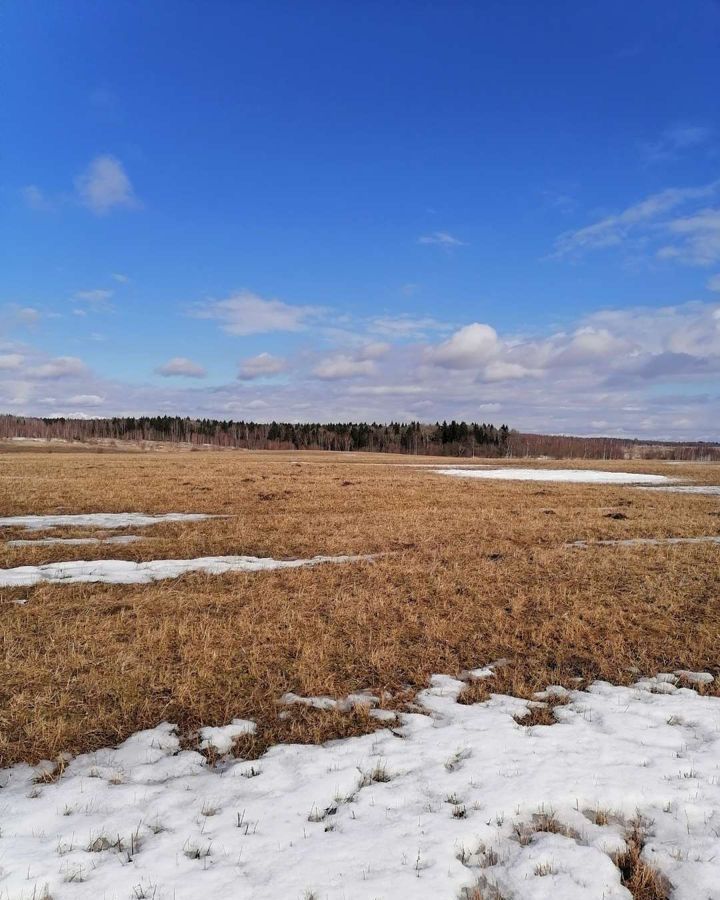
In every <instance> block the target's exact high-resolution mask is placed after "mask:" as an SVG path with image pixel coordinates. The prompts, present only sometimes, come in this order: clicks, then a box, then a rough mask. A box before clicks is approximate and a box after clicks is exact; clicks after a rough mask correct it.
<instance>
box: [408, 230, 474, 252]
mask: <svg viewBox="0 0 720 900" xmlns="http://www.w3.org/2000/svg"><path fill="white" fill-rule="evenodd" d="M418 244H434V245H436V246H438V247H444V248H445V249H446V250H447V249H449V248H450V247H466V246H467V244H466V243H465V241H461V240H459V239H458V238H456V237H454V236H453V235H452V234H449V233H448V232H447V231H433V233H432V234H424V235H422V237H419V238H418Z"/></svg>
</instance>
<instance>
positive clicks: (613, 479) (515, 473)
mask: <svg viewBox="0 0 720 900" xmlns="http://www.w3.org/2000/svg"><path fill="white" fill-rule="evenodd" d="M435 472H436V473H437V474H438V475H454V476H455V477H459V478H492V479H502V480H506V481H566V482H570V483H574V484H664V483H666V482H670V480H671V479H669V478H667V477H666V476H665V475H643V474H640V473H638V472H602V471H599V470H596V469H515V468H509V467H508V468H500V469H452V468H443V469H435Z"/></svg>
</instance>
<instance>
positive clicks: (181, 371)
mask: <svg viewBox="0 0 720 900" xmlns="http://www.w3.org/2000/svg"><path fill="white" fill-rule="evenodd" d="M155 371H156V373H157V374H158V375H162V377H163V378H173V377H175V376H179V377H181V378H204V377H205V376H206V375H207V372H206V371H205V369H204V368H203V367H202V366H201V365H199V363H196V362H193V361H192V360H191V359H187V357H185V356H174V357H173V358H172V359H169V360H168V361H167V362H166V363H163V364H162V365H161V366H158V367H157V368H156V369H155Z"/></svg>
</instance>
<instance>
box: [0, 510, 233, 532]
mask: <svg viewBox="0 0 720 900" xmlns="http://www.w3.org/2000/svg"><path fill="white" fill-rule="evenodd" d="M218 518H222V517H221V516H212V515H208V514H207V513H163V514H162V515H147V514H145V513H86V514H73V515H57V516H55V515H52V516H2V517H0V528H10V527H12V526H17V527H18V528H27V529H28V531H40V530H41V529H45V528H65V527H74V526H77V527H80V528H85V527H87V528H127V527H131V528H143V527H145V526H148V525H158V524H160V523H162V522H199V521H201V520H202V519H218Z"/></svg>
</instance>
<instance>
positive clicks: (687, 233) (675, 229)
mask: <svg viewBox="0 0 720 900" xmlns="http://www.w3.org/2000/svg"><path fill="white" fill-rule="evenodd" d="M665 228H666V230H667V231H668V232H669V234H670V235H671V237H672V238H674V239H675V241H674V242H673V243H669V244H665V245H664V246H662V247H660V249H659V250H658V252H657V255H658V257H659V258H660V259H672V260H676V261H678V262H683V263H686V264H688V265H692V266H711V265H714V264H715V263H716V262H718V261H720V209H703V210H700V211H699V212H697V213H694V214H693V215H690V216H684V217H682V218H679V219H674V220H673V221H671V222H668V223H666V225H665Z"/></svg>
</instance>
